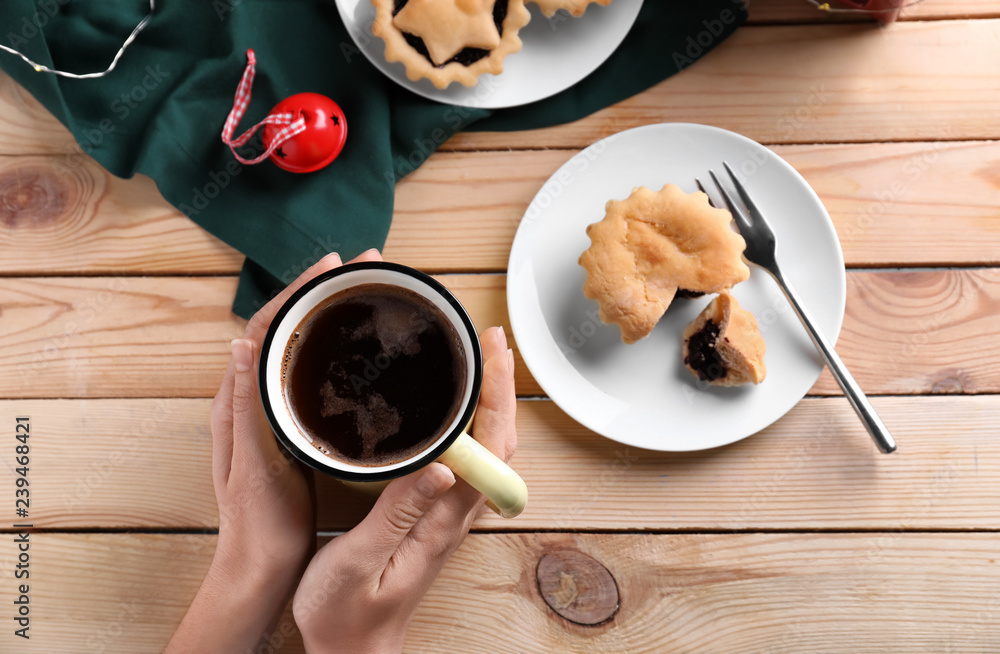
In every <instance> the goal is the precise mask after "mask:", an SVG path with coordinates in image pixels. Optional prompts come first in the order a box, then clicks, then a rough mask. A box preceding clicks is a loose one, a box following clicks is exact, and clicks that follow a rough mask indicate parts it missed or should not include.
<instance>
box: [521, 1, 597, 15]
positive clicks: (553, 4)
mask: <svg viewBox="0 0 1000 654" xmlns="http://www.w3.org/2000/svg"><path fill="white" fill-rule="evenodd" d="M528 1H529V2H533V3H535V4H536V5H538V8H539V9H541V10H542V13H543V14H545V15H546V16H555V14H556V12H557V11H559V10H560V9H565V10H566V11H568V12H569V13H571V14H573V15H574V16H582V15H583V12H585V11H587V7H589V6H590V5H592V4H597V5H601V6H602V7H607V6H608V5H609V4H611V0H528Z"/></svg>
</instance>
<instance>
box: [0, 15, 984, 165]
mask: <svg viewBox="0 0 1000 654" xmlns="http://www.w3.org/2000/svg"><path fill="white" fill-rule="evenodd" d="M803 4H804V2H803ZM959 4H961V3H959ZM807 9H808V7H807ZM998 29H1000V27H998V21H997V20H995V19H989V20H950V21H931V22H922V21H916V22H906V23H900V24H897V25H894V26H892V28H890V29H887V30H883V29H879V28H877V27H875V26H874V25H873V24H853V25H791V26H751V27H745V28H742V29H740V30H738V31H737V32H736V34H735V35H734V36H733V37H731V38H730V39H729V40H727V41H726V42H725V43H724V44H722V45H721V46H720V47H719V48H718V49H717V50H715V51H713V52H711V53H710V54H709V55H708V56H706V57H705V59H704V61H700V62H698V65H695V66H692V67H690V68H688V69H686V70H685V71H684V72H683V73H681V74H679V75H676V76H674V77H672V78H670V79H668V80H665V81H664V82H662V83H660V84H658V85H657V86H655V87H653V88H652V89H651V90H649V91H647V92H644V93H642V94H640V95H638V96H636V97H634V98H631V99H629V100H626V101H624V102H621V103H619V104H616V105H614V106H612V107H609V108H607V109H604V110H602V111H599V112H597V113H595V114H593V115H592V116H590V117H588V118H585V119H583V120H580V121H577V122H575V123H572V124H569V125H564V126H559V127H553V128H548V129H543V130H534V131H524V132H504V133H490V132H468V133H463V134H460V135H458V136H456V137H455V138H453V139H451V140H450V141H449V142H448V143H446V144H445V149H450V150H506V149H539V148H580V147H585V146H586V145H589V144H590V143H592V142H594V141H596V140H598V139H600V138H603V137H605V136H609V135H611V134H614V133H617V132H619V131H621V130H623V129H627V128H630V127H636V126H639V125H647V124H650V123H658V122H664V121H674V122H696V123H707V124H711V125H717V126H719V127H725V128H727V129H731V130H734V131H737V132H740V133H743V134H746V135H747V136H749V137H751V138H754V139H756V140H758V141H762V142H764V143H772V144H773V143H812V142H831V143H841V142H871V141H916V140H940V139H944V140H961V139H996V138H998V137H1000V124H998V123H997V121H996V120H995V113H994V108H995V107H996V106H997V105H998V104H1000V83H998V82H1000V72H998V71H997V68H996V66H995V65H993V62H995V61H997V60H1000V41H997V39H996V38H994V37H995V34H996V33H997V30H998ZM944 51H946V52H948V56H947V57H941V56H939V53H940V52H944ZM681 54H684V53H681ZM790 62H794V66H792V65H789V64H790ZM11 86H15V84H14V83H13V82H12V81H11V80H10V78H9V77H6V76H4V75H0V154H39V153H42V154H52V153H62V152H77V151H78V150H79V148H78V146H76V145H75V144H74V143H73V140H72V138H71V137H70V135H69V134H68V132H66V130H65V128H63V127H62V126H61V125H59V123H58V122H57V121H56V120H55V119H54V118H52V117H51V116H48V115H47V114H45V113H44V111H43V110H39V109H38V108H37V106H36V105H34V104H32V102H33V101H31V100H28V99H26V98H25V97H24V96H26V95H27V94H26V93H25V92H24V91H23V90H20V89H17V88H14V89H11V88H10V87H11Z"/></svg>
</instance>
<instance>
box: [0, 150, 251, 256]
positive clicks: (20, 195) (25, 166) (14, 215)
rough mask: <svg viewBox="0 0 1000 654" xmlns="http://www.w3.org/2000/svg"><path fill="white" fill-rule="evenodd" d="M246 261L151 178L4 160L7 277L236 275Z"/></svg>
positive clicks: (43, 160)
mask: <svg viewBox="0 0 1000 654" xmlns="http://www.w3.org/2000/svg"><path fill="white" fill-rule="evenodd" d="M242 263H243V256H242V255H241V254H240V253H239V252H236V251H235V250H233V249H232V248H230V247H229V246H227V245H225V244H224V243H223V242H222V241H220V240H219V239H217V238H215V237H214V236H212V235H211V234H209V233H208V232H206V231H204V230H203V229H201V228H200V227H198V226H197V225H196V224H195V223H193V222H192V221H191V220H189V219H188V218H187V217H186V216H185V215H184V214H182V213H180V212H179V211H177V210H176V209H174V208H173V207H172V206H170V205H169V204H168V203H167V202H166V201H165V200H164V199H163V197H162V196H161V195H160V193H159V191H158V190H157V188H156V184H155V183H154V182H153V180H151V179H150V178H148V177H146V176H145V175H137V176H136V177H134V178H133V179H130V180H124V179H120V178H118V177H115V176H113V175H111V174H110V173H109V172H107V171H106V170H104V169H103V168H101V167H100V166H99V165H98V164H97V162H95V161H94V160H93V159H91V158H90V157H86V156H84V155H80V156H79V157H78V158H75V159H66V158H64V157H60V156H23V157H0V273H23V272H25V271H27V270H33V271H34V272H35V273H41V274H52V273H60V272H85V273H88V274H94V273H98V274H109V273H115V272H128V273H153V274H156V273H178V272H184V273H187V274H192V273H194V274H203V273H222V272H229V273H233V272H238V271H239V268H240V266H241V265H242Z"/></svg>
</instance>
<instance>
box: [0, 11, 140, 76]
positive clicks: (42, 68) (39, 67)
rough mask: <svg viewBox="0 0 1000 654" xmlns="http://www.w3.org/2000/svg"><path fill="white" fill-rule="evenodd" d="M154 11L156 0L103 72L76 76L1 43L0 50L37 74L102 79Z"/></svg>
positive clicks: (111, 69) (115, 64)
mask: <svg viewBox="0 0 1000 654" xmlns="http://www.w3.org/2000/svg"><path fill="white" fill-rule="evenodd" d="M154 11H156V0H149V13H148V14H146V17H145V18H143V19H142V20H141V21H139V24H138V25H136V26H135V29H134V30H132V33H131V34H129V35H128V38H127V39H125V42H124V43H122V47H121V48H119V49H118V52H117V53H116V54H115V58H114V59H112V60H111V65H110V66H108V67H107V69H106V70H103V71H101V72H98V73H84V74H77V73H67V72H66V71H64V70H54V69H52V68H49V67H48V66H43V65H41V64H39V63H36V62H34V61H32V60H31V59H28V58H27V57H26V56H24V54H23V53H21V52H18V51H17V50H14V49H13V48H9V47H7V46H6V45H4V44H2V43H0V50H4V51H5V52H9V53H11V54H12V55H17V56H18V57H20V58H21V59H24V61H25V62H27V63H28V65H29V66H31V67H32V68H34V69H35V70H36V71H38V72H39V73H52V74H53V75H59V76H60V77H69V78H70V79H93V78H95V77H104V76H105V75H107V74H108V73H110V72H111V71H113V70H114V69H115V66H117V65H118V60H119V59H121V58H122V55H123V54H125V48H127V47H128V46H129V45H130V44H131V43H132V41H134V40H135V37H137V36H139V32H141V31H142V30H143V29H144V28H145V27H146V23H148V22H149V19H150V18H152V17H153V12H154Z"/></svg>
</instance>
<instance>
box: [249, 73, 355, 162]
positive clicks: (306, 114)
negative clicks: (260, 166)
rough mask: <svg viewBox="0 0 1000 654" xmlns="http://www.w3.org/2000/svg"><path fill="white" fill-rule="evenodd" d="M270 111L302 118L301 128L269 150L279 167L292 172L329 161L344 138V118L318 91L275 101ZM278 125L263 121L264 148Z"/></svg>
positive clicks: (277, 128)
mask: <svg viewBox="0 0 1000 654" xmlns="http://www.w3.org/2000/svg"><path fill="white" fill-rule="evenodd" d="M270 113H271V114H292V115H294V116H295V117H296V118H299V117H301V118H302V119H304V120H305V130H304V131H302V132H301V133H299V134H296V135H295V136H292V137H291V138H289V139H287V140H285V141H283V142H282V143H281V144H280V145H279V146H278V147H277V148H275V149H274V151H273V152H271V156H270V159H271V161H273V162H274V163H275V165H277V166H278V167H279V168H284V169H285V170H288V171H290V172H293V173H311V172H313V171H316V170H319V169H320V168H323V167H324V166H327V165H329V164H330V163H331V162H332V161H333V160H334V159H336V158H337V155H339V154H340V151H341V150H343V149H344V142H345V141H346V140H347V119H346V118H345V117H344V111H343V110H342V109H341V108H340V106H339V105H338V104H337V103H336V102H334V101H333V100H331V99H330V98H328V97H326V96H325V95H320V94H319V93H297V94H296V95H293V96H289V97H287V98H285V99H284V100H282V101H281V102H279V103H278V104H277V105H276V106H275V107H274V109H272V110H271V112H270ZM281 129H282V126H281V125H275V124H272V123H268V124H266V125H264V147H265V148H268V146H269V145H270V144H271V142H272V139H274V137H275V135H276V134H277V133H278V132H279V131H281Z"/></svg>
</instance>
